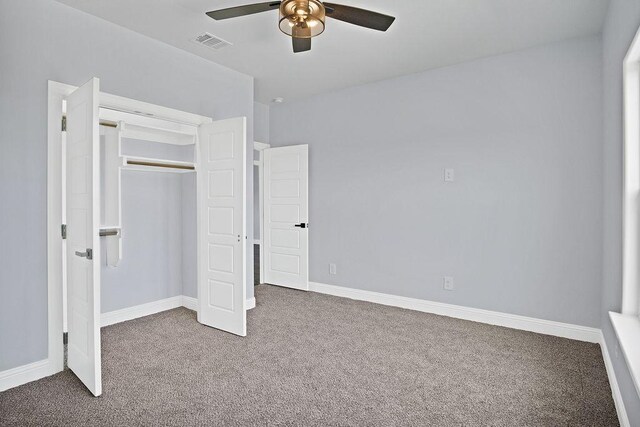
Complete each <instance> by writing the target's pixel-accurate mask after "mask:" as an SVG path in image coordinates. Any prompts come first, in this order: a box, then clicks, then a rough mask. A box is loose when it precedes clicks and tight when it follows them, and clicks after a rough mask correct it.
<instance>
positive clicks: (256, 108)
mask: <svg viewBox="0 0 640 427" xmlns="http://www.w3.org/2000/svg"><path fill="white" fill-rule="evenodd" d="M253 117H254V123H253V137H254V138H255V140H256V141H258V142H264V143H265V144H268V143H269V106H268V105H265V104H261V103H260V102H254V103H253Z"/></svg>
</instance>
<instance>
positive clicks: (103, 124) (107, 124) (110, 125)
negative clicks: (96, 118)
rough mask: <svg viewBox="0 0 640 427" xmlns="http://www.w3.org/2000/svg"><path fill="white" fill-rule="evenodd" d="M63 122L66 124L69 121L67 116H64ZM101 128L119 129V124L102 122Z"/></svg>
mask: <svg viewBox="0 0 640 427" xmlns="http://www.w3.org/2000/svg"><path fill="white" fill-rule="evenodd" d="M62 120H63V121H64V122H65V123H66V121H67V116H66V115H63V116H62ZM100 126H106V127H108V128H117V127H118V124H117V123H114V122H106V121H102V122H100Z"/></svg>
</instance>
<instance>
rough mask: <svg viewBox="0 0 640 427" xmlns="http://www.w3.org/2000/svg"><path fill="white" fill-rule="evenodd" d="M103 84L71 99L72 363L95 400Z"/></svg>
mask: <svg viewBox="0 0 640 427" xmlns="http://www.w3.org/2000/svg"><path fill="white" fill-rule="evenodd" d="M99 86H100V83H99V80H98V79H96V78H93V79H91V80H90V81H88V82H87V83H85V84H84V85H83V86H81V87H80V88H78V89H77V90H76V91H75V92H73V93H72V94H71V95H69V96H68V97H67V150H66V166H67V167H66V175H67V176H66V211H67V310H68V311H67V313H68V333H69V344H68V362H67V363H68V365H69V369H71V370H72V371H73V372H74V373H75V374H76V375H77V376H78V378H80V380H81V381H82V382H83V383H84V385H86V386H87V388H88V389H89V390H90V391H91V393H93V394H94V395H95V396H99V395H100V394H102V371H101V366H100V363H101V358H100V242H99V233H100V175H99V172H100V169H99V168H100V163H99V155H100V145H99V144H100V134H99V128H98V126H99V125H98V97H99V93H100V89H99Z"/></svg>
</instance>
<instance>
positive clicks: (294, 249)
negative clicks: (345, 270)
mask: <svg viewBox="0 0 640 427" xmlns="http://www.w3.org/2000/svg"><path fill="white" fill-rule="evenodd" d="M263 156H264V157H263V160H264V234H263V239H264V241H263V245H264V249H263V256H264V275H265V277H264V280H265V282H266V283H271V284H274V285H280V286H286V287H290V288H295V289H303V290H308V289H309V268H308V264H309V228H308V227H307V225H308V222H309V214H308V211H309V205H308V204H309V195H308V193H309V185H308V181H309V176H308V175H309V159H308V146H307V145H294V146H290V147H278V148H269V149H266V150H264V151H263ZM296 225H297V226H296ZM302 225H304V228H303V227H302Z"/></svg>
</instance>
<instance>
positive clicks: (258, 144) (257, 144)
mask: <svg viewBox="0 0 640 427" xmlns="http://www.w3.org/2000/svg"><path fill="white" fill-rule="evenodd" d="M267 148H271V144H265V143H264V142H258V141H253V149H254V150H257V151H258V158H259V160H254V162H253V164H254V165H256V166H258V215H259V216H260V219H259V220H260V230H259V233H258V234H259V235H260V236H259V239H257V240H258V241H259V243H258V242H256V241H254V244H258V245H260V283H264V263H263V262H262V260H263V259H264V248H263V246H262V241H263V239H264V187H263V186H264V154H263V153H262V151H263V150H266V149H267ZM254 235H255V232H254Z"/></svg>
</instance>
